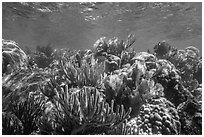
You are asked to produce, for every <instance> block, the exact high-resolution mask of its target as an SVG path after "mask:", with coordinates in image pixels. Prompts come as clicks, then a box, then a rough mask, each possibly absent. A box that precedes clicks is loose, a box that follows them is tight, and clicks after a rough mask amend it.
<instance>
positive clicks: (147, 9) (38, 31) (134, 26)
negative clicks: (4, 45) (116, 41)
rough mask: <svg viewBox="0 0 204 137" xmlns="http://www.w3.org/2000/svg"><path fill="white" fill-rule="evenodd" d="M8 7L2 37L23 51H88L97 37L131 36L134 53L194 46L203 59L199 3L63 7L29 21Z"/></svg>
mask: <svg viewBox="0 0 204 137" xmlns="http://www.w3.org/2000/svg"><path fill="white" fill-rule="evenodd" d="M9 5H10V6H12V3H11V4H8V3H6V4H3V10H2V11H3V12H2V14H3V16H2V25H3V26H2V33H3V34H2V37H3V38H4V39H11V40H14V41H16V42H18V43H19V44H20V46H21V47H22V48H23V49H24V48H25V47H29V48H31V49H35V47H36V46H37V45H39V46H46V45H48V44H51V45H52V46H53V47H55V48H65V47H67V48H73V49H87V48H92V47H93V44H94V42H95V41H96V40H97V39H98V38H100V37H102V36H105V37H108V38H112V37H118V38H120V39H126V38H127V36H128V35H129V34H134V35H135V37H136V42H135V43H134V45H133V47H134V48H135V49H136V50H138V51H146V50H147V49H152V48H153V47H154V46H155V45H156V44H157V43H158V42H159V41H163V40H165V41H167V42H168V43H169V44H170V45H172V46H175V47H177V48H178V49H184V48H185V47H187V46H195V47H197V48H198V49H199V50H200V53H202V3H201V2H200V3H198V2H197V3H186V2H183V3H175V2H174V3H167V2H166V3H147V2H134V3H133V2H131V3H117V2H114V3H113V2H112V3H111V2H108V3H66V4H65V5H66V6H62V8H61V9H60V10H59V11H53V12H47V11H43V13H40V14H39V13H33V14H29V17H27V16H22V15H17V14H14V13H13V12H12V11H11V10H10V9H9ZM19 10H21V9H19ZM22 10H23V9H22ZM41 11H42V10H41ZM22 13H24V12H22Z"/></svg>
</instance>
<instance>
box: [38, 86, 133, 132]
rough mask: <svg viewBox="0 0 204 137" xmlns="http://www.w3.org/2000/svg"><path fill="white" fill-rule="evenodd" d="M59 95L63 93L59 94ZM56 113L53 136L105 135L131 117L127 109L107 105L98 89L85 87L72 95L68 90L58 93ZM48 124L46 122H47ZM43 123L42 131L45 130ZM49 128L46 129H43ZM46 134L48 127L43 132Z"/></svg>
mask: <svg viewBox="0 0 204 137" xmlns="http://www.w3.org/2000/svg"><path fill="white" fill-rule="evenodd" d="M58 93H59V92H58ZM55 107H56V114H55V119H54V121H53V122H54V125H53V128H52V129H53V130H54V131H53V134H90V133H91V132H90V131H92V132H93V133H94V134H102V133H104V132H106V131H108V130H111V129H112V128H114V127H115V126H117V125H118V124H121V123H123V122H124V120H125V119H127V118H129V113H130V111H129V112H127V113H126V112H125V111H124V108H123V106H121V107H119V106H118V107H117V110H116V112H114V110H113V102H112V105H111V106H109V104H108V103H106V102H104V100H103V98H102V97H101V95H100V92H99V91H97V89H96V88H91V87H84V88H82V89H78V90H75V92H70V91H69V89H68V87H67V88H66V89H65V90H63V89H62V91H61V93H60V94H58V97H57V98H56V102H55ZM44 123H45V124H46V122H44ZM42 124H43V123H42V122H41V126H40V129H41V127H42ZM43 127H45V126H43ZM42 131H44V132H45V128H43V129H42Z"/></svg>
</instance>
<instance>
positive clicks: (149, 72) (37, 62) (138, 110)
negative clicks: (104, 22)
mask: <svg viewBox="0 0 204 137" xmlns="http://www.w3.org/2000/svg"><path fill="white" fill-rule="evenodd" d="M134 41H135V38H134V36H133V35H129V36H128V38H127V39H126V40H124V41H123V40H122V41H120V40H119V39H118V38H112V39H109V40H108V39H107V38H105V37H102V38H100V39H99V40H97V41H96V43H95V44H94V47H93V50H88V49H87V50H70V49H52V47H51V46H50V45H47V46H45V47H38V48H37V49H36V51H34V52H29V54H28V55H27V54H26V53H25V52H24V51H23V50H21V49H20V48H19V46H18V44H17V43H16V42H14V41H11V40H3V41H2V43H3V48H2V51H3V52H2V57H3V61H2V67H3V71H2V97H3V98H2V131H3V132H2V133H3V134H10V135H29V134H30V135H59V134H60V135H70V134H76V135H121V134H123V135H132V134H134V135H180V134H182V135H189V134H195V135H201V134H202V76H201V74H202V58H201V57H199V51H198V50H197V49H196V48H195V47H187V48H186V49H185V50H177V49H176V48H175V47H172V46H171V45H169V44H168V43H166V42H159V43H158V44H157V45H156V46H155V47H154V52H153V53H150V52H136V51H135V50H134V49H131V48H130V47H131V45H133V43H134ZM44 61H46V63H42V62H44Z"/></svg>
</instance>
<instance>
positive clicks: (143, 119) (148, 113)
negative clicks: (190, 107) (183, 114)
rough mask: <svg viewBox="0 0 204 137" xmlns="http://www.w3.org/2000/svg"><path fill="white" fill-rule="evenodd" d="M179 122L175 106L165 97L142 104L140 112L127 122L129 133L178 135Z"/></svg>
mask: <svg viewBox="0 0 204 137" xmlns="http://www.w3.org/2000/svg"><path fill="white" fill-rule="evenodd" d="M180 127H181V124H180V122H179V115H178V113H177V111H176V108H175V106H174V105H173V104H172V103H171V102H169V101H168V100H166V99H165V98H154V99H151V100H150V101H149V102H148V103H146V104H144V105H142V107H141V108H140V114H139V115H138V116H137V117H135V118H133V119H131V120H130V121H129V122H128V123H127V128H129V134H135V135H161V134H162V135H178V134H179V133H180Z"/></svg>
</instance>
